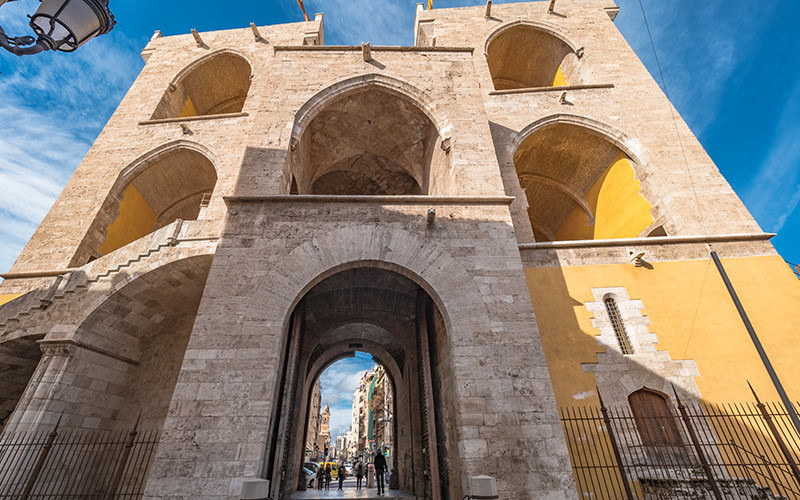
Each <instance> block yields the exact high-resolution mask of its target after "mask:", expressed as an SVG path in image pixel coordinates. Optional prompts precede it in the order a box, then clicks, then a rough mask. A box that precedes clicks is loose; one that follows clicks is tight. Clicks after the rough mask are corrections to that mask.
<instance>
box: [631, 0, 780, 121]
mask: <svg viewBox="0 0 800 500" xmlns="http://www.w3.org/2000/svg"><path fill="white" fill-rule="evenodd" d="M618 3H619V5H620V8H621V11H620V15H619V17H618V18H617V21H616V23H617V26H618V27H619V29H620V31H621V32H622V33H623V35H624V36H625V38H626V40H627V41H628V43H630V44H631V46H632V47H633V48H634V50H635V51H636V53H637V54H638V55H639V57H640V58H641V59H642V60H643V62H644V63H645V64H646V65H647V67H648V69H649V70H650V72H651V74H652V75H653V77H654V78H655V79H656V81H657V82H658V84H659V85H661V84H662V82H661V78H660V75H659V74H658V70H657V67H656V63H655V60H654V58H653V52H652V47H651V45H650V39H649V37H648V35H647V30H646V28H645V25H644V21H643V19H642V12H641V8H640V6H639V0H620V1H619V2H618ZM643 3H644V8H645V12H646V14H647V20H648V22H649V24H650V28H651V30H652V33H653V38H654V40H655V45H656V50H657V52H658V57H659V60H660V61H661V66H662V69H663V71H664V78H665V79H666V84H667V88H668V90H669V93H670V97H671V98H672V101H673V104H674V105H675V107H676V108H677V109H678V110H679V111H680V112H681V114H682V116H683V117H684V118H685V119H686V121H687V122H688V123H689V124H690V126H691V127H692V129H693V130H694V132H695V133H697V134H699V133H702V132H703V130H705V129H706V128H707V127H708V126H709V125H710V124H711V123H712V122H713V120H714V117H715V116H716V114H717V113H716V111H717V110H718V108H719V106H720V103H721V102H722V99H723V94H724V90H725V88H726V86H727V85H728V84H729V83H730V81H731V79H732V78H734V77H735V75H736V71H737V69H738V68H739V67H740V65H741V63H742V62H743V61H745V60H747V59H748V58H749V57H750V56H751V55H752V51H753V47H754V43H753V41H754V40H755V39H756V38H758V37H759V36H761V35H762V33H763V31H764V30H765V29H766V28H767V26H766V20H768V19H770V17H771V13H772V12H773V11H774V10H775V9H776V8H777V5H776V4H777V2H775V3H767V4H764V5H762V6H763V7H764V9H766V10H763V11H760V12H759V15H758V16H753V15H752V6H751V5H750V4H748V3H747V2H739V3H732V2H693V1H688V0H676V1H671V2H662V1H654V0H643Z"/></svg>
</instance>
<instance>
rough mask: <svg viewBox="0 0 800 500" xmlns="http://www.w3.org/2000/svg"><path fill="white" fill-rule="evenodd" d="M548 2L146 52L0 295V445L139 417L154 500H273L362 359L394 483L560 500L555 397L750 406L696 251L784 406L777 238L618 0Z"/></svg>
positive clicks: (299, 27) (290, 484)
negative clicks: (681, 106)
mask: <svg viewBox="0 0 800 500" xmlns="http://www.w3.org/2000/svg"><path fill="white" fill-rule="evenodd" d="M550 5H551V4H550V2H547V1H545V2H531V3H517V4H503V5H495V6H494V7H487V6H484V5H480V6H476V7H468V8H459V9H439V10H429V11H428V10H422V8H421V7H418V10H417V16H416V21H415V25H414V30H415V32H414V35H415V43H414V46H411V47H380V46H369V45H368V44H365V45H361V46H326V45H325V44H324V34H323V17H322V15H318V16H317V17H316V19H315V20H313V21H309V22H305V23H294V24H285V25H277V26H259V27H252V28H246V29H238V30H228V31H218V32H210V33H199V34H197V33H194V34H187V35H179V36H169V37H163V36H161V35H160V33H156V35H155V36H154V37H153V39H152V40H151V41H150V43H148V45H147V47H145V49H144V50H143V52H142V55H143V57H144V59H145V61H146V65H145V67H144V69H143V70H142V72H141V74H140V75H139V77H138V78H137V80H136V81H135V82H134V84H133V86H132V87H131V89H130V91H129V93H128V94H127V96H126V97H125V98H124V99H123V101H122V102H121V103H120V105H119V107H118V109H117V111H116V112H115V113H114V115H113V116H112V117H111V119H110V121H109V122H108V124H107V125H106V127H105V129H104V130H103V132H102V133H101V134H100V136H99V137H98V139H97V141H96V142H95V144H94V146H93V147H92V148H91V150H90V151H89V153H88V154H87V155H86V158H85V159H84V160H83V162H82V163H81V165H80V166H79V167H78V169H77V171H76V172H75V175H74V176H73V177H72V179H71V180H70V181H69V183H68V184H67V186H66V187H65V189H64V191H63V193H62V194H61V196H60V197H59V198H58V200H57V201H56V202H55V204H54V205H53V207H52V209H51V210H50V212H49V213H48V215H47V216H46V218H45V219H44V221H43V222H42V224H41V226H40V227H39V228H38V230H37V231H36V233H35V234H34V236H33V237H32V238H31V240H30V242H29V243H28V245H27V246H26V247H25V249H24V250H23V252H22V253H21V255H20V256H19V258H18V259H17V261H16V263H15V264H14V266H13V268H12V269H11V270H10V271H9V272H8V273H7V274H5V275H4V278H5V281H4V282H3V283H2V285H0V293H2V294H3V295H0V298H2V300H3V302H5V303H4V305H2V306H1V307H0V353H2V355H1V356H0V370H2V371H0V373H2V377H3V385H2V387H0V408H1V409H2V410H4V413H3V416H5V414H9V416H8V418H6V419H4V421H3V422H4V432H5V433H6V434H7V435H10V434H11V433H15V432H20V431H24V430H30V429H49V428H50V427H52V426H53V425H54V424H55V422H56V420H58V419H59V417H61V419H62V420H61V426H62V427H63V428H74V429H89V430H92V429H95V430H104V429H128V428H130V427H131V426H132V425H133V423H134V421H136V419H137V415H139V414H140V413H141V421H140V426H143V427H148V428H153V429H162V430H163V432H162V434H161V436H162V437H161V443H160V445H159V447H158V451H157V453H156V455H155V458H154V460H153V461H152V463H151V464H150V467H149V476H148V479H147V483H146V490H145V493H144V496H145V497H146V498H187V499H188V498H208V499H211V498H214V499H218V498H231V499H233V498H238V497H239V495H240V493H241V491H242V485H243V483H244V482H245V481H246V480H262V481H264V482H265V483H264V484H267V483H266V482H267V481H268V485H269V491H270V495H271V497H272V498H276V499H277V498H281V499H288V498H289V497H290V496H291V495H292V493H293V492H294V491H296V490H298V489H303V488H304V486H305V484H304V476H303V475H302V467H301V466H302V457H303V449H304V444H305V442H306V436H305V435H304V432H305V429H306V428H307V426H306V425H304V422H305V419H306V418H307V415H308V412H309V411H308V408H309V394H310V392H311V389H312V388H313V386H314V383H315V381H316V379H317V377H318V376H319V374H320V373H321V372H322V370H324V369H325V367H327V366H328V365H330V364H331V363H332V362H334V361H335V360H337V359H339V358H341V357H344V356H348V355H350V354H351V353H352V352H353V351H355V350H359V351H365V352H369V353H371V354H372V355H373V356H374V357H375V359H376V360H379V361H380V362H381V364H382V365H383V366H384V367H385V368H386V370H387V374H388V376H389V378H390V379H391V383H392V393H393V394H394V408H395V411H394V420H393V422H394V424H393V425H394V430H393V432H392V435H393V436H395V437H396V438H395V443H394V450H393V456H394V458H395V460H394V464H395V465H394V467H395V468H396V471H395V474H396V478H397V481H398V482H397V484H398V485H399V487H400V488H401V489H403V490H405V491H407V492H409V493H411V494H412V495H414V496H416V497H418V498H435V499H442V500H451V499H461V498H462V497H463V496H464V495H465V494H467V493H469V478H470V477H471V476H474V475H477V474H488V475H491V476H494V477H496V478H497V480H498V486H499V490H500V496H501V498H508V499H515V500H526V499H533V498H554V499H555V498H576V491H575V486H574V482H573V479H572V474H571V471H570V457H569V455H568V450H567V446H566V444H565V441H564V437H563V433H562V429H561V425H560V422H559V416H558V412H557V406H574V405H584V404H594V403H596V402H597V399H596V398H597V395H596V392H595V390H596V389H595V388H596V387H597V386H599V387H600V389H601V390H602V391H603V392H604V396H606V399H607V400H608V401H609V402H610V403H612V404H628V401H629V397H630V395H631V394H632V393H634V392H635V391H638V390H643V389H645V388H646V389H647V390H650V391H653V392H654V393H658V394H661V395H664V396H663V397H666V395H665V393H666V391H665V388H666V387H667V386H668V385H669V383H670V382H673V383H675V384H676V385H677V386H678V387H679V389H680V391H682V392H683V393H684V394H686V395H687V396H690V397H694V398H701V397H702V398H709V399H712V400H713V399H735V398H737V397H739V396H741V395H742V394H743V393H744V390H745V389H746V387H741V386H742V385H743V383H744V379H745V378H749V379H750V380H753V381H755V382H756V383H763V387H764V388H765V390H766V388H767V387H768V384H767V383H766V382H765V381H766V380H767V379H766V374H765V373H763V369H762V368H761V365H760V364H759V362H758V359H757V357H755V354H754V353H753V352H751V349H752V347H751V346H750V345H749V344H748V343H747V340H746V336H745V335H744V334H743V333H742V332H743V329H742V327H741V326H740V324H739V323H738V318H737V317H736V316H735V310H734V309H733V306H732V305H731V304H730V301H729V299H728V298H727V296H726V295H724V293H722V290H724V289H723V288H722V284H721V282H720V281H719V277H718V276H717V275H715V274H713V268H712V272H711V273H710V274H709V266H708V263H709V261H708V250H709V249H710V248H713V249H715V250H717V251H718V252H719V253H720V254H721V255H722V257H724V258H725V262H726V265H728V266H729V268H730V272H731V275H732V278H733V280H734V281H735V282H737V283H739V284H740V285H741V293H742V296H743V300H744V301H745V302H746V305H747V307H748V308H749V312H750V313H751V315H752V316H753V318H754V321H755V323H756V324H757V327H759V328H761V329H762V331H763V333H764V335H765V338H764V342H765V345H766V347H767V349H768V350H770V352H771V353H772V354H773V355H774V361H775V363H776V366H777V369H778V370H779V371H781V373H784V374H785V375H786V376H787V379H788V378H791V379H792V380H793V382H791V383H789V384H787V387H788V388H789V389H790V390H796V389H800V387H798V384H800V382H798V381H800V377H797V376H793V377H789V375H790V374H794V371H796V370H797V368H796V367H795V361H794V360H795V359H796V357H795V356H794V355H791V352H792V349H791V343H790V334H791V332H792V331H793V329H794V330H796V329H797V328H798V327H800V317H798V312H797V309H796V308H794V310H793V311H790V312H787V311H788V309H789V308H787V307H785V305H786V304H788V303H790V302H788V301H793V303H795V304H796V303H797V300H798V298H800V297H798V294H799V293H800V292H798V288H797V284H796V281H793V277H792V276H791V273H790V271H789V270H788V269H787V268H786V267H785V266H784V265H783V263H782V262H781V260H780V258H779V257H778V256H777V254H776V253H775V251H774V249H773V248H772V246H771V245H770V243H769V242H768V240H769V238H770V236H771V235H768V234H764V233H763V232H762V231H761V230H760V228H759V227H758V225H757V224H756V223H755V222H754V220H753V218H752V217H751V216H750V214H749V213H748V212H747V210H746V209H745V207H744V206H743V204H742V203H741V202H740V200H739V198H738V197H737V196H736V195H735V193H734V192H733V191H732V190H731V188H730V187H729V185H728V184H727V183H726V182H725V180H724V179H723V177H722V176H721V175H720V173H719V172H718V170H717V169H716V167H715V166H714V164H713V163H712V161H711V160H710V158H709V157H708V155H707V154H706V153H705V152H704V150H703V149H702V147H701V146H700V144H699V143H698V141H697V140H696V139H695V137H694V136H693V135H692V133H691V132H690V130H689V129H688V128H687V126H686V125H685V124H684V123H683V122H682V121H681V120H680V119H677V127H675V125H674V122H673V118H672V115H671V105H670V103H669V102H668V100H667V99H666V98H665V96H664V95H663V93H662V92H661V91H660V89H659V88H658V86H657V85H656V83H655V82H654V81H653V79H652V78H651V77H650V75H649V74H648V73H647V71H646V69H645V68H644V66H643V65H642V64H641V62H640V61H639V60H638V59H637V57H636V56H635V54H634V53H633V52H632V50H631V49H630V47H629V46H628V45H627V43H626V42H625V41H624V39H623V38H622V36H621V35H620V33H619V32H618V31H617V29H616V28H615V26H614V24H613V19H614V16H615V15H616V13H617V10H618V9H617V8H616V6H615V5H614V3H613V1H612V0H558V1H557V2H556V3H555V9H554V10H552V11H551V10H550V9H549V6H550ZM676 128H677V133H676ZM701 280H702V286H701ZM693 318H694V319H693ZM721 331H724V332H725V342H724V343H722V342H718V341H717V340H715V339H716V338H718V337H717V334H718V332H721ZM691 339H694V340H693V341H691V342H690V340H691ZM732 359H735V360H737V363H738V370H737V373H736V374H734V375H732V374H730V373H729V368H728V367H729V366H730V361H731V360H732ZM726 372H727V373H726ZM658 397H662V396H658ZM520 478H524V480H521V479H520ZM0 486H2V485H0Z"/></svg>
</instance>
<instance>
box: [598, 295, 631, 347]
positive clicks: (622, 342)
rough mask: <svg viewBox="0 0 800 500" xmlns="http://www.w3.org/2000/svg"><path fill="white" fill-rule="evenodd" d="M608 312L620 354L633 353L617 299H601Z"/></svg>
mask: <svg viewBox="0 0 800 500" xmlns="http://www.w3.org/2000/svg"><path fill="white" fill-rule="evenodd" d="M603 302H605V305H606V311H607V312H608V318H609V319H610V320H611V325H612V326H613V327H614V334H615V335H616V336H617V342H618V343H619V348H620V350H622V354H626V355H627V354H633V346H632V345H631V340H630V338H628V332H627V330H625V323H623V321H622V315H620V313H619V307H617V301H616V300H614V298H613V297H606V298H605V299H603Z"/></svg>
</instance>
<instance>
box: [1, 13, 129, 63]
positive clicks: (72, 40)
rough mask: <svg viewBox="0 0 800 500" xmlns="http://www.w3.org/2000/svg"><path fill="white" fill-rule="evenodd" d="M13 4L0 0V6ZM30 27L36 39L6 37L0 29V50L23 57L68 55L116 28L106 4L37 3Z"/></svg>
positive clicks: (30, 37)
mask: <svg viewBox="0 0 800 500" xmlns="http://www.w3.org/2000/svg"><path fill="white" fill-rule="evenodd" d="M7 1H8V2H12V1H14V0H0V6H2V5H3V4H4V3H6V2H7ZM41 2H42V3H41V5H39V10H37V11H36V13H35V14H34V15H32V16H31V21H30V25H31V28H33V31H34V32H35V33H36V35H37V36H38V39H37V38H34V37H32V36H19V37H9V36H7V35H6V33H5V31H4V30H3V28H2V27H0V47H3V48H4V49H6V50H7V51H9V52H11V53H12V54H16V55H18V56H24V55H28V54H38V53H39V52H42V51H45V50H60V51H61V52H72V51H74V50H76V49H77V48H78V47H80V46H81V45H83V44H84V43H86V42H88V41H89V40H91V39H92V38H94V37H96V36H98V35H104V34H106V33H108V32H109V31H111V29H112V28H113V27H114V24H116V21H114V15H113V14H111V11H110V10H109V9H108V0H41Z"/></svg>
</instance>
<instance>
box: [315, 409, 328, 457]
mask: <svg viewBox="0 0 800 500" xmlns="http://www.w3.org/2000/svg"><path fill="white" fill-rule="evenodd" d="M330 421H331V409H330V407H328V405H325V408H323V409H322V416H321V417H320V424H319V438H318V442H317V446H318V447H319V451H320V452H321V454H322V455H324V456H325V457H328V456H330V447H331V431H330Z"/></svg>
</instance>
